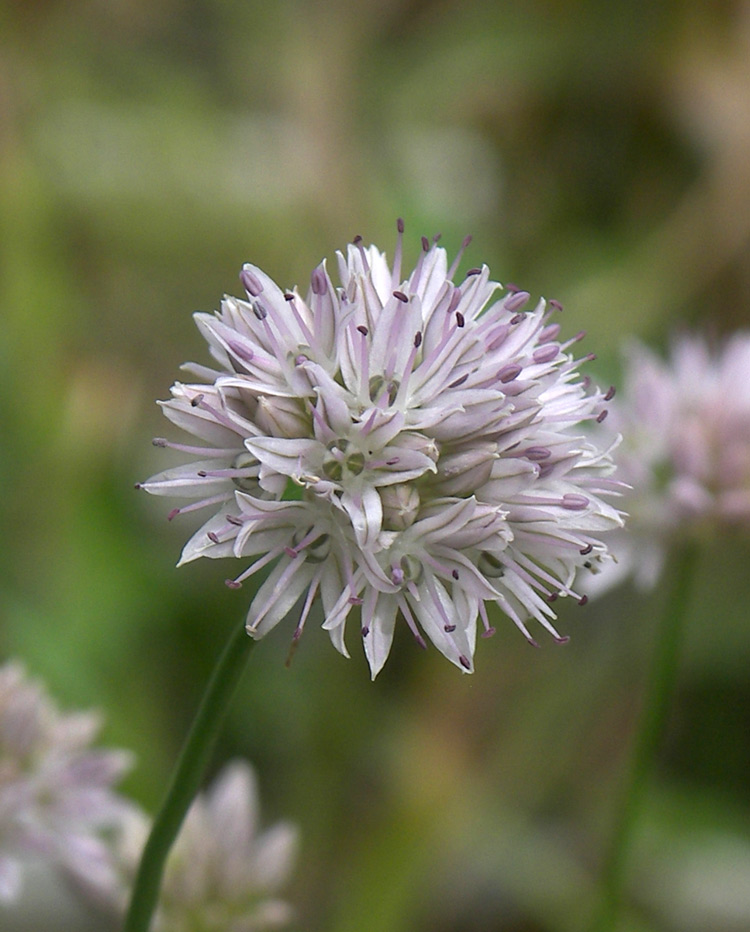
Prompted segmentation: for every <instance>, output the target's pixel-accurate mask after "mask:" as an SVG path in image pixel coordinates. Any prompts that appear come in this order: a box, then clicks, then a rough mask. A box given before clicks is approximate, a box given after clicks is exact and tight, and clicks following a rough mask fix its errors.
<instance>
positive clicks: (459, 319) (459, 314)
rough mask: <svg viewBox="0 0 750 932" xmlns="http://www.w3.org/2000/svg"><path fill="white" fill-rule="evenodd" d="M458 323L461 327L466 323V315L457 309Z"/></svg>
mask: <svg viewBox="0 0 750 932" xmlns="http://www.w3.org/2000/svg"><path fill="white" fill-rule="evenodd" d="M456 324H457V326H459V327H463V326H464V325H465V324H466V321H465V320H464V315H463V314H462V313H461V311H456Z"/></svg>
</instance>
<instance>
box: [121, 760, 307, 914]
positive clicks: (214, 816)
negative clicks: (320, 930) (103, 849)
mask: <svg viewBox="0 0 750 932" xmlns="http://www.w3.org/2000/svg"><path fill="white" fill-rule="evenodd" d="M258 816H259V813H258V794H257V788H256V783H255V775H254V773H253V770H252V769H251V767H250V766H249V765H248V764H246V763H245V762H244V761H233V762H232V763H230V764H228V765H227V766H226V767H225V768H224V770H223V771H222V772H221V773H220V774H219V776H218V777H217V778H216V780H215V781H214V783H213V785H212V786H211V787H210V788H209V789H208V791H207V792H206V793H204V794H201V795H199V796H198V797H196V799H195V801H194V802H193V804H192V806H191V808H190V811H189V812H188V814H187V817H186V819H185V822H184V824H183V826H182V829H181V830H180V834H179V835H178V837H177V841H176V842H175V844H174V846H173V848H172V850H171V851H170V853H169V857H168V859H167V864H166V869H165V873H164V880H163V883H162V888H161V895H160V898H159V907H158V910H157V913H156V918H155V921H154V932H193V930H196V929H200V930H201V932H261V930H263V929H276V928H279V927H280V926H283V925H286V924H287V923H288V922H289V920H290V919H291V909H290V907H289V905H288V904H287V903H285V902H283V901H282V900H279V899H276V898H275V896H276V894H277V893H278V891H279V890H280V888H281V887H282V885H283V884H284V883H285V882H286V880H287V879H288V876H289V874H290V872H291V868H292V865H293V861H294V856H295V853H296V848H297V832H296V829H294V828H293V827H292V826H291V825H289V824H288V823H285V822H279V823H277V824H276V825H273V826H272V827H271V828H268V829H266V830H265V831H263V832H260V831H259V830H258V825H257V823H258ZM148 829H149V822H148V819H146V818H145V816H141V817H140V818H138V817H136V818H133V819H132V820H131V821H130V823H129V824H128V826H127V830H126V832H125V833H124V834H123V835H122V837H121V841H120V845H119V847H118V852H117V853H118V861H119V863H120V866H121V870H122V874H123V875H128V877H129V880H132V877H133V876H134V875H135V870H136V867H137V865H138V860H139V858H140V854H141V851H142V849H143V845H144V844H145V841H146V837H147V835H148ZM126 886H127V884H123V885H122V886H121V888H120V889H119V890H116V891H110V893H114V894H115V895H114V897H112V900H111V905H112V901H114V902H115V903H116V904H117V905H118V906H119V907H122V906H123V905H124V902H125V900H126V899H127V897H126V889H125V887H126Z"/></svg>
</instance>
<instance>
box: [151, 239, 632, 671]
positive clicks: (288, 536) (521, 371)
mask: <svg viewBox="0 0 750 932" xmlns="http://www.w3.org/2000/svg"><path fill="white" fill-rule="evenodd" d="M402 233H403V224H402V223H401V222H400V221H399V238H398V242H397V246H396V251H395V255H394V260H393V263H392V265H391V264H389V263H388V261H387V260H386V257H385V255H384V254H383V253H381V252H380V251H379V250H378V249H377V248H376V247H374V246H370V247H365V246H364V245H363V243H362V241H361V238H359V237H358V238H357V239H356V240H355V242H354V243H353V244H351V245H350V246H349V247H348V249H347V252H346V254H345V255H344V254H342V253H338V254H337V264H338V273H339V279H340V282H341V284H340V286H339V287H336V286H335V285H334V283H333V281H332V280H331V278H330V276H329V274H328V271H327V268H326V264H325V263H321V264H320V265H319V266H318V267H317V268H316V269H315V270H314V271H313V273H312V276H311V281H310V288H309V290H308V292H307V294H306V295H305V296H304V297H303V296H302V295H301V294H300V293H299V292H298V291H297V289H294V290H292V291H287V292H283V291H282V290H281V289H280V288H279V287H278V286H277V285H276V284H275V283H274V282H273V281H272V280H271V279H270V278H269V277H268V276H267V275H265V273H264V272H263V271H262V270H261V269H259V268H257V267H256V266H253V265H250V264H246V265H245V266H244V268H243V270H242V273H241V276H240V277H241V279H242V283H243V285H244V287H245V290H246V293H247V299H246V300H239V299H235V298H229V297H227V298H225V299H224V301H223V302H222V306H221V310H220V311H219V312H218V313H217V314H215V315H208V314H200V313H199V314H197V315H196V322H197V324H198V327H199V328H200V330H201V333H202V334H203V336H204V337H205V339H206V340H207V342H208V344H209V347H210V349H211V354H212V356H213V358H214V361H215V365H214V367H210V368H209V367H206V366H203V365H194V364H190V365H189V366H187V367H186V368H187V369H188V371H190V372H191V373H192V374H193V375H195V376H196V377H198V378H199V379H200V380H201V382H200V383H190V384H182V383H178V384H177V385H175V386H174V388H173V398H172V400H170V401H167V402H164V403H163V409H164V413H165V414H166V415H167V417H168V418H169V419H170V420H171V421H172V422H173V423H175V424H176V425H177V426H179V427H181V428H183V429H184V430H186V431H187V432H189V433H191V434H193V435H194V436H196V437H197V438H199V440H200V441H201V444H200V445H199V446H187V445H182V444H174V443H170V442H169V441H167V440H163V439H158V440H157V441H155V442H156V443H157V445H161V446H170V447H173V448H175V449H177V450H180V451H181V452H184V453H188V454H191V455H193V456H195V457H197V458H198V459H197V460H194V461H192V462H189V463H187V464H186V465H181V466H178V467H176V468H172V469H168V470H166V471H164V472H162V473H160V474H158V475H156V476H154V477H152V478H151V479H149V480H148V481H147V482H145V483H143V484H142V487H143V488H145V489H146V490H147V491H149V492H152V493H156V494H167V495H183V496H185V497H188V498H190V499H192V501H191V503H190V504H188V505H187V506H184V507H183V508H178V509H175V510H174V511H173V512H172V515H176V514H178V513H184V512H189V511H192V510H195V509H200V508H204V507H206V508H207V507H211V508H214V509H216V508H218V511H217V513H216V514H215V515H214V516H213V517H211V518H210V519H209V520H208V521H207V522H206V523H205V524H204V525H203V526H202V527H201V528H200V529H199V530H198V532H197V533H196V534H195V535H194V536H193V537H192V538H191V540H190V541H189V542H188V544H187V545H186V547H185V549H184V551H183V555H182V560H181V562H182V563H185V562H188V561H190V560H193V559H195V558H197V557H199V556H208V557H235V558H239V559H243V558H255V559H254V562H252V563H251V564H250V565H249V566H247V567H246V568H243V570H242V572H241V573H239V575H238V576H237V577H236V578H235V579H233V580H230V581H229V585H231V586H236V587H237V586H240V585H241V584H242V582H243V581H244V580H245V579H247V578H248V577H249V576H251V575H252V574H254V573H255V572H257V570H259V569H261V568H262V567H265V566H267V565H268V564H274V565H273V569H272V570H271V572H270V575H269V576H268V578H267V579H266V581H265V582H264V583H263V584H262V585H261V587H260V589H259V590H258V592H257V594H256V596H255V598H254V599H253V601H252V603H251V606H250V610H249V613H248V618H247V627H248V631H249V632H250V633H251V634H252V635H254V636H262V635H263V634H265V633H266V632H267V631H268V630H270V629H271V628H272V627H273V626H274V625H276V624H277V623H278V622H279V621H280V620H281V619H282V618H283V617H285V616H286V615H287V614H288V613H289V611H290V610H291V609H292V607H293V606H294V605H295V603H296V602H297V601H298V599H301V598H303V599H304V601H303V605H302V610H301V614H300V616H299V620H298V622H297V626H296V630H295V638H298V637H299V635H300V634H301V632H302V629H303V627H304V624H305V621H306V619H307V617H308V614H309V612H310V610H311V607H312V604H313V600H314V598H315V596H316V595H317V594H318V593H319V594H320V596H321V600H322V603H323V611H324V623H323V626H324V627H325V628H326V629H327V630H328V631H329V633H330V635H331V638H332V640H333V642H334V644H335V645H336V647H337V648H338V649H339V650H340V651H342V652H343V653H345V654H346V652H347V649H346V646H345V642H344V630H345V623H346V620H347V617H348V616H349V615H350V614H351V613H352V610H353V609H354V610H355V614H356V616H357V617H358V619H359V627H360V631H361V635H362V640H363V643H364V649H365V653H366V655H367V658H368V661H369V664H370V668H371V671H372V674H373V676H374V675H376V674H377V672H378V671H379V670H380V668H381V667H382V665H383V663H384V662H385V659H386V657H387V656H388V653H389V650H390V646H391V641H392V638H393V632H394V626H395V623H396V620H397V618H399V617H400V618H402V619H404V621H405V623H406V624H407V625H408V626H409V627H410V628H411V630H412V632H413V634H414V637H415V638H416V640H417V642H418V643H419V644H421V645H424V644H425V640H424V637H423V634H426V635H427V637H428V638H429V640H431V641H432V642H433V643H434V644H435V645H436V646H437V647H438V649H439V650H441V651H442V653H444V654H445V656H446V657H448V658H449V659H450V660H451V661H453V662H454V663H455V664H456V665H457V666H459V667H461V668H462V669H465V670H471V669H472V668H473V663H472V658H473V654H474V646H475V636H476V627H477V621H478V620H479V621H481V623H482V626H483V629H484V632H485V634H491V633H492V630H493V629H492V627H491V625H490V622H489V618H488V614H487V610H486V604H487V603H493V602H494V603H496V604H497V605H498V606H499V607H500V608H501V609H502V611H503V612H504V613H505V614H506V615H508V616H509V617H510V618H511V619H512V620H513V621H514V622H515V624H516V625H517V626H518V627H519V628H520V629H521V631H523V633H524V634H525V635H526V637H527V638H528V639H529V640H530V641H532V643H533V638H532V635H531V634H530V633H529V631H528V629H527V627H526V620H527V619H528V618H529V617H532V618H534V619H536V620H537V621H538V622H540V623H541V624H542V625H543V626H544V627H545V628H547V629H548V630H549V631H550V632H551V634H552V635H553V636H554V637H555V638H556V639H557V640H563V638H561V637H560V636H559V635H558V633H557V631H556V630H555V628H554V627H553V625H552V619H554V617H555V615H554V612H553V610H552V608H551V607H550V602H552V601H554V600H555V599H556V598H557V597H558V596H572V597H573V598H575V599H577V600H579V601H583V600H584V596H583V595H582V594H580V593H579V592H578V591H577V590H576V589H574V588H573V587H574V577H575V574H576V570H577V568H578V567H579V566H581V565H582V564H584V563H587V564H589V565H591V564H592V563H594V562H599V561H601V560H604V559H606V557H607V551H606V546H605V544H604V543H603V542H602V540H601V539H600V534H601V533H602V532H605V531H608V530H611V529H613V528H616V527H618V526H620V524H621V518H620V515H619V513H618V512H617V510H616V509H615V508H613V507H612V506H611V505H610V504H608V503H607V502H606V501H605V500H604V498H603V496H606V495H608V494H611V493H613V492H616V491H617V488H618V486H617V483H616V482H615V481H614V480H613V479H611V478H610V474H611V472H612V468H613V467H612V461H611V457H610V454H609V451H608V450H604V449H602V448H600V447H599V446H597V445H596V443H595V442H592V441H591V440H590V439H588V436H587V435H584V433H583V432H582V431H581V425H582V424H583V422H588V421H594V422H596V421H601V420H603V419H604V417H605V416H606V407H605V404H606V402H607V401H608V400H609V398H610V397H611V392H607V393H602V392H601V391H599V390H598V389H595V388H594V389H592V388H591V386H590V384H589V381H588V379H581V378H580V377H579V375H578V365H579V363H580V361H581V360H579V359H576V358H575V357H574V355H573V349H574V347H575V346H576V345H577V343H578V342H579V340H580V339H581V337H582V336H583V334H578V335H576V336H574V337H573V338H572V339H569V340H567V341H562V342H561V341H560V339H559V336H560V325H559V324H558V323H557V322H556V321H554V320H553V318H554V317H556V316H557V314H558V312H559V310H560V306H559V304H557V302H551V303H550V305H547V304H546V303H545V302H544V301H540V302H539V303H538V304H537V305H536V307H535V308H534V309H532V310H528V311H527V310H524V308H525V307H526V304H527V302H528V300H529V295H528V293H526V292H524V291H521V290H519V289H517V288H515V287H511V288H506V289H505V290H504V293H503V294H502V295H501V296H499V293H500V292H502V291H503V289H502V286H501V285H500V284H499V283H497V282H494V281H492V280H491V279H490V273H489V269H488V268H487V267H486V266H483V267H481V268H474V269H471V270H470V271H469V272H468V273H467V274H466V276H465V278H464V279H463V281H461V282H460V284H459V285H455V284H454V282H453V278H454V275H455V273H456V270H457V267H458V264H459V261H460V259H461V253H459V255H458V256H457V257H456V259H455V260H454V261H453V262H452V264H451V265H450V266H449V263H448V258H447V254H446V252H445V250H444V249H442V248H441V247H439V246H438V245H437V239H438V238H437V237H436V238H435V239H434V240H433V241H429V240H427V239H426V238H423V239H422V250H421V252H420V255H419V259H418V261H417V263H416V266H415V268H414V269H413V270H412V271H411V272H410V273H408V274H407V275H402V270H401V265H402V242H401V234H402ZM466 245H468V238H467V240H466V241H465V243H464V247H465V246H466ZM462 251H463V249H462V250H461V252H462Z"/></svg>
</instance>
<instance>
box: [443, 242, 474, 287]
mask: <svg viewBox="0 0 750 932" xmlns="http://www.w3.org/2000/svg"><path fill="white" fill-rule="evenodd" d="M470 242H471V236H470V235H469V236H465V237H464V240H463V242H462V243H461V246H460V248H459V250H458V252H457V253H456V258H455V259H454V260H453V262H452V263H451V267H450V268H449V269H448V272H447V274H446V276H445V277H446V278H447V279H452V278H453V276H454V275H455V274H456V269H457V268H458V265H459V263H460V261H461V259H462V258H463V254H464V250H465V249H466V247H467V246H468V245H469V243H470Z"/></svg>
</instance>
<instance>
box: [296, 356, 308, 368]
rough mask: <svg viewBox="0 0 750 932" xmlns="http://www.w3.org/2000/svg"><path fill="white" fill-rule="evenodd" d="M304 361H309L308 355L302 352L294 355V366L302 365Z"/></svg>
mask: <svg viewBox="0 0 750 932" xmlns="http://www.w3.org/2000/svg"><path fill="white" fill-rule="evenodd" d="M306 362H310V358H309V357H308V356H305V354H304V353H300V354H299V355H298V356H295V357H294V365H295V366H304V364H305V363H306Z"/></svg>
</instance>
